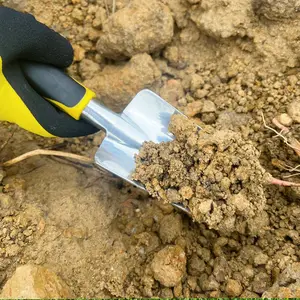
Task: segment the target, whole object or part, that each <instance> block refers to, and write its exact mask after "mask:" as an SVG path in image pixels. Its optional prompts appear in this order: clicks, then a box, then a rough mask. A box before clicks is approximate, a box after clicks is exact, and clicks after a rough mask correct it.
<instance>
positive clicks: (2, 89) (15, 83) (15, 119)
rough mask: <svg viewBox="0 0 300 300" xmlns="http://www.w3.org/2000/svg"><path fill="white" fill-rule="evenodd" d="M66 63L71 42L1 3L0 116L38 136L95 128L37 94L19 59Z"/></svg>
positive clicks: (70, 54) (80, 132)
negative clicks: (24, 73)
mask: <svg viewBox="0 0 300 300" xmlns="http://www.w3.org/2000/svg"><path fill="white" fill-rule="evenodd" d="M24 60H26V61H35V62H39V63H46V64H51V65H54V66H56V67H58V68H66V67H68V66H69V65H70V64H71V63H72V60H73V49H72V46H71V45H70V43H69V42H68V41H67V40H66V39H65V38H63V37H62V36H61V35H59V34H58V33H56V32H54V31H53V30H51V29H50V28H48V27H47V26H45V25H43V24H41V23H40V22H38V21H37V20H36V19H35V18H34V17H33V16H32V15H30V14H24V13H20V12H17V11H15V10H12V9H9V8H6V7H3V6H2V7H0V120H2V121H8V122H11V123H16V124H18V125H19V126H20V127H22V128H24V129H26V130H28V131H31V132H33V133H36V134H39V135H41V136H46V137H53V136H60V137H74V136H84V135H88V134H92V133H95V132H96V131H98V129H97V128H95V127H94V126H92V125H90V124H88V123H86V122H85V121H84V120H79V121H77V120H75V119H73V118H72V117H70V116H69V115H67V114H66V113H64V112H62V111H61V110H59V109H58V108H57V107H55V106H53V104H51V102H49V101H47V100H45V99H44V98H43V97H42V96H40V95H39V94H38V93H37V92H36V91H35V90H34V89H33V88H32V87H31V86H30V85H29V83H28V81H27V80H26V78H25V76H24V75H23V73H22V69H21V66H20V62H21V61H24Z"/></svg>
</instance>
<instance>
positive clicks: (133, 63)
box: [84, 54, 161, 111]
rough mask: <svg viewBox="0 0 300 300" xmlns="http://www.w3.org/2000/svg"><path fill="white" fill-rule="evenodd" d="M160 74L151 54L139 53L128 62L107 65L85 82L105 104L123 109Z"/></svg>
mask: <svg viewBox="0 0 300 300" xmlns="http://www.w3.org/2000/svg"><path fill="white" fill-rule="evenodd" d="M160 75H161V74H160V71H159V70H158V68H157V67H156V65H155V63H154V62H153V60H152V58H151V56H150V55H148V54H137V55H135V56H134V57H132V58H131V60H130V61H129V62H127V63H126V64H123V65H109V66H106V67H105V68H104V69H103V71H102V72H101V73H99V74H98V75H97V76H95V77H94V78H92V79H89V80H85V81H84V84H85V85H86V86H87V87H89V88H90V89H92V90H93V91H95V92H96V93H97V94H98V95H99V97H100V99H101V100H102V102H103V103H104V104H105V105H107V106H108V107H110V108H111V109H113V110H116V111H121V110H122V109H124V107H125V106H126V105H127V104H128V103H129V102H130V101H131V100H132V98H133V97H134V96H135V95H136V94H137V93H138V92H139V91H140V90H142V89H143V88H149V87H151V85H152V84H154V83H155V82H156V81H157V80H158V79H159V78H160Z"/></svg>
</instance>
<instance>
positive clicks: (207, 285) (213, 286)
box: [202, 275, 220, 292]
mask: <svg viewBox="0 0 300 300" xmlns="http://www.w3.org/2000/svg"><path fill="white" fill-rule="evenodd" d="M202 289H203V291H205V292H207V291H218V290H219V289H220V284H219V283H218V282H217V280H216V279H215V277H214V276H213V275H210V276H209V277H208V278H207V279H206V280H205V281H204V282H203V285H202Z"/></svg>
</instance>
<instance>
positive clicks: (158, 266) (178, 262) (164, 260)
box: [151, 246, 186, 287]
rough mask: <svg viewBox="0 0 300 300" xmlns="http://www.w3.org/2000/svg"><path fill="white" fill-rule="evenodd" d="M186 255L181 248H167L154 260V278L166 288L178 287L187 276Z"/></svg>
mask: <svg viewBox="0 0 300 300" xmlns="http://www.w3.org/2000/svg"><path fill="white" fill-rule="evenodd" d="M185 267H186V255H185V252H184V251H183V250H182V248H181V247H179V246H166V247H165V248H163V249H162V250H160V251H159V252H157V253H156V254H155V256H154V258H153V260H152V263H151V269H152V271H153V276H154V278H155V279H156V280H157V281H159V282H160V283H161V284H162V285H163V286H165V287H175V286H177V285H178V284H179V283H180V282H181V279H182V277H183V275H184V274H185Z"/></svg>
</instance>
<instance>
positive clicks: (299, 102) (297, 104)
mask: <svg viewBox="0 0 300 300" xmlns="http://www.w3.org/2000/svg"><path fill="white" fill-rule="evenodd" d="M287 111H288V114H289V116H290V117H291V118H292V119H293V121H295V122H297V123H300V99H299V98H298V99H295V100H294V101H292V102H291V103H290V104H289V105H288V108H287Z"/></svg>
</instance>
